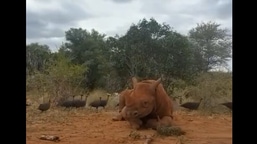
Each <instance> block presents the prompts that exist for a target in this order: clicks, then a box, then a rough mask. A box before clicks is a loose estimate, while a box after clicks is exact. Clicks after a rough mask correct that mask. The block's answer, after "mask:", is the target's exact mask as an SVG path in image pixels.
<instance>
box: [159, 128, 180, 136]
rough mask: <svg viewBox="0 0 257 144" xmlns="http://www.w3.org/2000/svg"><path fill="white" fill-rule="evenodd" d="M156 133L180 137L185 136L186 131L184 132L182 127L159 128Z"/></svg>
mask: <svg viewBox="0 0 257 144" xmlns="http://www.w3.org/2000/svg"><path fill="white" fill-rule="evenodd" d="M156 131H157V133H158V134H159V135H161V136H180V135H184V134H185V131H183V130H182V129H181V128H180V127H177V126H171V127H165V126H158V127H157V130H156Z"/></svg>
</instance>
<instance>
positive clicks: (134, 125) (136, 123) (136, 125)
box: [128, 119, 143, 130]
mask: <svg viewBox="0 0 257 144" xmlns="http://www.w3.org/2000/svg"><path fill="white" fill-rule="evenodd" d="M128 122H129V124H130V126H131V127H132V128H133V129H135V130H137V129H139V128H140V127H141V125H142V124H143V122H142V121H141V120H140V119H128Z"/></svg>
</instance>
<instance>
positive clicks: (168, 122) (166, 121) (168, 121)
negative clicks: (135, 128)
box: [146, 116, 174, 129]
mask: <svg viewBox="0 0 257 144" xmlns="http://www.w3.org/2000/svg"><path fill="white" fill-rule="evenodd" d="M159 125H160V126H172V125H174V123H173V120H172V118H171V117H170V116H164V117H162V118H161V119H160V120H158V119H149V120H147V122H146V127H147V128H152V129H157V126H159Z"/></svg>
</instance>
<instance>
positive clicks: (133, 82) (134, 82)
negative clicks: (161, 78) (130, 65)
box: [132, 77, 137, 88]
mask: <svg viewBox="0 0 257 144" xmlns="http://www.w3.org/2000/svg"><path fill="white" fill-rule="evenodd" d="M136 84H137V78H136V77H132V86H133V88H135V86H136Z"/></svg>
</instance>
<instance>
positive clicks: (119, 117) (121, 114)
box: [112, 106, 126, 121]
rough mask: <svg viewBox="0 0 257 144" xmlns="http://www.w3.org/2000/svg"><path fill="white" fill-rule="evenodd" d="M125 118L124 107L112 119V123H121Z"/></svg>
mask: <svg viewBox="0 0 257 144" xmlns="http://www.w3.org/2000/svg"><path fill="white" fill-rule="evenodd" d="M125 117H126V106H125V107H123V108H122V110H121V111H120V112H119V113H118V114H117V115H116V116H114V117H113V118H112V120H114V121H122V120H125Z"/></svg>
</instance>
